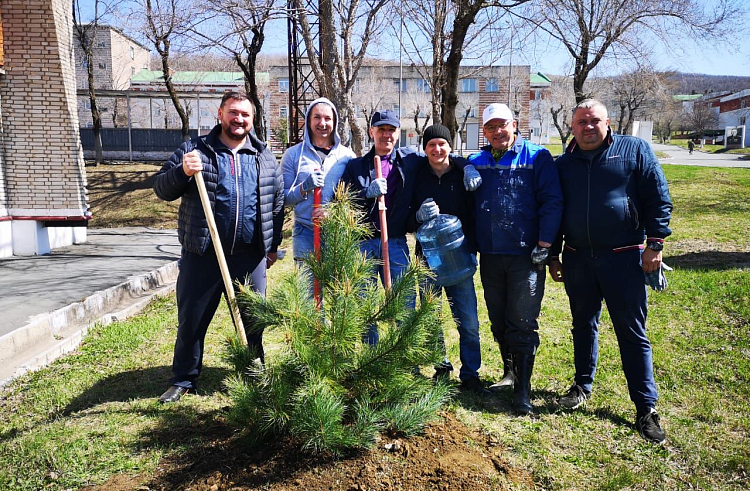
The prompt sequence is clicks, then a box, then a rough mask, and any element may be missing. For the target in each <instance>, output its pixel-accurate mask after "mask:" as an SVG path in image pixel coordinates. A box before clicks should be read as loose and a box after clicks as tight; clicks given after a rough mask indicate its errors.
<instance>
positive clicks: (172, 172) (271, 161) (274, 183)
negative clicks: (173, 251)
mask: <svg viewBox="0 0 750 491" xmlns="http://www.w3.org/2000/svg"><path fill="white" fill-rule="evenodd" d="M220 131H221V126H220V125H217V126H216V127H214V129H213V130H211V133H209V134H208V135H205V136H201V137H198V138H193V139H192V140H190V141H187V142H185V143H183V144H182V145H181V146H180V148H178V149H177V150H176V151H175V152H174V153H173V154H172V156H171V157H170V158H169V160H168V161H167V163H165V164H164V166H163V167H162V168H161V170H160V171H159V173H158V174H157V175H156V180H155V182H154V192H156V195H157V196H159V198H161V199H163V200H165V201H174V200H176V199H177V198H180V197H181V198H182V203H180V211H179V217H178V223H177V235H178V238H179V240H180V244H182V246H183V247H184V248H185V249H186V250H188V251H190V252H193V253H196V254H203V253H204V252H205V251H206V249H207V248H208V246H209V244H210V243H211V235H210V233H209V231H208V223H207V221H206V216H205V215H204V213H203V207H202V206H201V201H200V195H199V194H198V187H197V186H196V184H195V179H193V178H192V177H188V176H186V175H185V172H184V171H183V170H182V156H183V155H184V154H185V153H189V152H191V151H193V150H195V149H197V150H198V151H199V152H200V154H201V160H202V161H203V180H204V181H205V183H206V191H208V197H209V200H210V201H211V209H212V210H213V209H215V196H216V189H217V185H218V179H219V169H218V161H217V157H216V152H215V151H214V146H215V145H216V142H217V141H218V138H219V133H220ZM248 139H249V142H250V145H251V146H252V148H253V149H254V150H255V151H256V152H257V154H256V156H257V159H256V162H257V164H258V187H259V198H258V199H259V203H260V210H259V213H258V217H259V218H258V222H259V223H260V227H261V233H260V234H259V237H261V238H262V244H260V246H261V249H263V250H265V252H266V253H268V252H276V249H277V248H278V246H279V244H281V237H282V226H283V224H284V181H283V177H282V174H281V167H280V166H279V165H278V164H277V163H276V158H275V157H274V156H273V154H272V153H271V151H270V150H269V149H268V148H267V146H266V144H265V143H263V142H262V141H260V140H258V139H257V138H256V137H255V136H254V135H252V134H249V135H248ZM256 226H257V224H256Z"/></svg>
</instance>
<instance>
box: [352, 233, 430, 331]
mask: <svg viewBox="0 0 750 491" xmlns="http://www.w3.org/2000/svg"><path fill="white" fill-rule="evenodd" d="M359 250H360V251H361V252H362V254H364V255H365V257H367V258H370V259H375V260H382V259H383V250H382V245H381V243H380V238H379V237H376V238H372V239H367V240H363V241H362V242H361V243H360V244H359ZM388 259H389V261H388V263H389V264H390V266H391V280H393V281H396V280H397V279H398V278H399V277H400V276H401V275H403V274H404V273H406V270H407V268H408V267H409V245H408V244H407V243H406V237H397V238H391V239H388ZM377 272H378V275H379V276H380V281H381V282H383V281H384V280H383V267H382V266H380V267H378V269H377ZM372 281H377V279H376V278H373V279H372ZM416 301H417V296H416V292H413V293H412V294H411V296H410V297H409V299H408V300H407V307H408V308H411V309H413V308H414V305H416ZM378 339H379V336H378V326H377V325H372V326H369V328H368V332H367V334H366V336H365V342H367V343H368V344H371V345H373V344H376V343H377V342H378Z"/></svg>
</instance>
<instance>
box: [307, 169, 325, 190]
mask: <svg viewBox="0 0 750 491" xmlns="http://www.w3.org/2000/svg"><path fill="white" fill-rule="evenodd" d="M323 180H324V179H323V173H322V172H321V171H320V169H315V170H314V171H312V173H311V174H310V175H309V176H307V179H305V182H303V183H302V191H304V192H306V193H307V192H309V191H310V190H311V189H315V188H322V187H323Z"/></svg>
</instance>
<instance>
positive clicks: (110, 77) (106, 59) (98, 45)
mask: <svg viewBox="0 0 750 491" xmlns="http://www.w3.org/2000/svg"><path fill="white" fill-rule="evenodd" d="M91 30H92V32H93V41H92V42H93V46H92V48H93V54H94V88H95V89H98V90H127V89H129V88H130V79H131V77H132V76H133V75H135V74H137V73H138V72H140V71H141V70H148V69H149V68H150V63H151V53H150V52H149V50H148V48H146V47H145V46H143V45H142V44H140V43H139V42H137V41H135V40H134V39H132V38H130V37H128V36H127V35H125V34H124V33H123V32H122V31H120V30H119V29H117V28H115V27H111V26H107V25H100V26H97V27H96V29H94V28H93V27H92V28H91ZM74 36H76V37H75V38H74V43H73V47H74V53H75V71H76V85H77V86H78V90H88V88H89V80H88V62H87V60H86V56H84V52H83V50H82V49H81V44H80V42H79V41H78V39H77V33H76V34H74ZM96 102H97V106H98V107H99V110H100V111H101V115H102V126H103V127H104V128H117V127H123V126H127V108H126V106H125V104H126V102H125V98H122V97H119V98H112V97H97V99H96ZM78 120H79V123H80V125H81V126H82V127H86V128H90V127H91V126H93V120H92V118H91V104H90V102H89V98H88V97H87V96H81V97H79V98H78Z"/></svg>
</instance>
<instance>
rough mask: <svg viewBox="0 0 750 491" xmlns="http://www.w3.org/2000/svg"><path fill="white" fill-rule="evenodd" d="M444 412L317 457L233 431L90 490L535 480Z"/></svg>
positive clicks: (215, 490) (470, 486) (479, 486)
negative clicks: (401, 431) (416, 427)
mask: <svg viewBox="0 0 750 491" xmlns="http://www.w3.org/2000/svg"><path fill="white" fill-rule="evenodd" d="M442 416H443V417H442V419H441V420H440V421H437V422H435V423H432V424H430V425H429V426H428V427H427V428H426V430H425V432H424V434H423V435H420V436H417V437H414V438H410V439H403V438H383V439H382V440H381V441H380V442H378V444H377V446H376V447H375V448H373V449H372V450H370V451H367V452H360V453H357V454H354V455H350V456H347V457H345V458H342V459H334V458H331V457H320V456H316V457H313V456H310V455H307V454H304V453H302V452H300V451H299V450H298V449H297V448H295V447H294V446H293V445H291V443H290V442H284V441H277V442H274V443H272V444H266V445H265V446H263V447H264V448H257V447H258V446H256V447H255V448H251V447H248V446H243V444H241V443H239V442H238V441H237V438H235V437H233V436H232V435H231V434H229V435H225V436H222V437H220V438H218V439H215V440H214V441H212V442H211V443H210V445H209V447H210V448H206V449H205V452H203V453H202V454H201V455H199V456H198V455H195V456H192V457H191V456H184V455H177V456H172V457H170V458H167V459H164V460H163V461H162V462H160V463H159V466H158V470H157V472H156V473H155V475H153V476H151V478H150V479H146V480H145V482H144V479H143V477H141V478H140V479H139V478H138V477H131V478H128V477H126V476H122V475H121V476H115V477H113V478H112V479H110V481H108V482H107V483H105V484H103V485H102V486H99V487H96V488H91V490H92V491H93V490H94V489H97V490H101V491H121V490H125V489H129V490H132V489H139V490H189V491H219V490H232V491H240V490H251V489H252V490H256V489H264V490H271V491H290V490H295V491H297V490H305V491H321V490H326V491H328V490H342V491H369V490H382V489H389V490H401V489H404V490H483V489H505V488H507V486H506V485H504V483H508V482H523V483H524V484H525V485H527V486H528V487H533V477H532V476H531V475H530V474H529V473H527V472H525V471H522V470H518V469H514V468H512V467H511V466H510V465H509V463H508V462H507V460H506V459H505V458H504V457H503V454H504V450H503V449H502V448H501V447H499V446H497V444H496V442H494V441H493V439H492V438H491V437H489V436H488V435H483V434H480V433H478V432H476V431H473V430H471V429H469V428H467V427H466V426H465V425H464V424H462V423H461V422H459V421H458V420H456V418H455V416H454V415H452V414H443V415H442Z"/></svg>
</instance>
